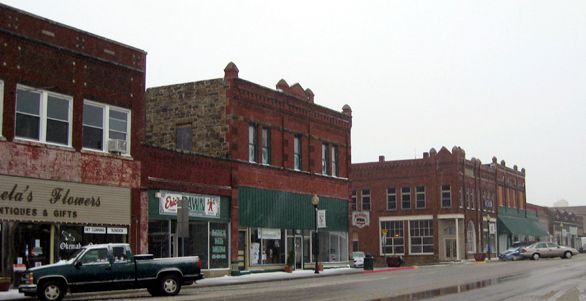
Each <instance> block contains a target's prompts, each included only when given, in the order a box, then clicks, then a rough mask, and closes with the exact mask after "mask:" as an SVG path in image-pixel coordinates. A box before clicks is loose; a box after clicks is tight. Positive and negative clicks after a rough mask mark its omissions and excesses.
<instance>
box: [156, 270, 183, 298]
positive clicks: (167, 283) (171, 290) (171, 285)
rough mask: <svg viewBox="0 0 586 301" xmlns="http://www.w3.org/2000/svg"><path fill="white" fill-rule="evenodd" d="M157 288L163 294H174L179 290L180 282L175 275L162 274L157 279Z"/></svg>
mask: <svg viewBox="0 0 586 301" xmlns="http://www.w3.org/2000/svg"><path fill="white" fill-rule="evenodd" d="M159 290H160V291H161V295H163V296H175V295H177V294H179V291H181V282H180V281H179V279H178V277H177V276H176V275H173V274H167V275H163V276H162V277H161V278H160V280H159Z"/></svg>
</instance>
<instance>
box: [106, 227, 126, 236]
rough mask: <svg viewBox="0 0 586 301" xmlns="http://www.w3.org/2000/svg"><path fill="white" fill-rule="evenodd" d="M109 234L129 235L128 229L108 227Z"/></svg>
mask: <svg viewBox="0 0 586 301" xmlns="http://www.w3.org/2000/svg"><path fill="white" fill-rule="evenodd" d="M108 234H122V235H124V234H128V229H126V228H114V227H108Z"/></svg>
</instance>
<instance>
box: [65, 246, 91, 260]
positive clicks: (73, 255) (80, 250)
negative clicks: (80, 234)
mask: <svg viewBox="0 0 586 301" xmlns="http://www.w3.org/2000/svg"><path fill="white" fill-rule="evenodd" d="M85 249H86V248H81V249H79V250H77V251H75V253H73V254H71V257H69V259H66V261H67V262H73V261H74V260H75V259H76V258H77V257H79V254H81V253H82V252H83V251H85Z"/></svg>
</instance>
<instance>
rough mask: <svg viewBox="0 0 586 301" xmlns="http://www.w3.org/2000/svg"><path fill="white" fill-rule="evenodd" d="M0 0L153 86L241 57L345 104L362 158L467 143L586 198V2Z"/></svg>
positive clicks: (215, 71) (531, 195)
mask: <svg viewBox="0 0 586 301" xmlns="http://www.w3.org/2000/svg"><path fill="white" fill-rule="evenodd" d="M0 1H2V2H3V3H5V4H8V5H11V6H14V7H17V8H20V9H23V10H26V11H29V12H31V13H34V14H37V15H40V16H43V17H46V18H49V19H53V20H55V21H58V22H61V23H64V24H67V25H70V26H74V27H77V28H80V29H82V30H86V31H89V32H92V33H94V34H98V35H101V36H104V37H107V38H110V39H113V40H116V41H119V42H122V43H125V44H128V45H131V46H135V47H138V48H140V49H143V50H145V51H147V52H148V56H147V87H153V86H159V85H165V84H172V83H180V82H189V81H197V80H203V79H209V78H218V77H222V76H223V69H224V67H225V66H226V65H227V63H228V62H230V61H233V62H234V63H236V65H237V66H238V68H239V69H240V77H242V78H245V79H247V80H249V81H252V82H256V83H259V84H261V85H264V86H267V87H270V88H274V87H275V84H276V83H277V81H278V80H279V79H281V78H284V79H285V80H286V81H287V82H288V83H289V84H290V85H291V84H293V83H296V82H299V83H300V84H301V85H302V86H303V87H304V88H310V89H311V90H312V91H313V92H314V93H315V101H316V103H318V104H320V105H323V106H326V107H329V108H332V109H335V110H338V111H341V109H342V106H343V105H344V104H349V105H350V106H351V107H352V110H353V128H352V156H353V162H354V163H356V162H369V161H376V160H378V156H379V155H385V156H386V158H387V160H399V159H410V158H415V157H417V158H420V157H421V156H422V153H423V152H424V151H428V150H429V149H430V148H432V147H435V148H436V149H438V150H439V149H440V148H441V147H442V146H446V147H448V149H449V150H451V149H452V146H454V145H458V146H460V147H462V148H463V149H464V150H465V151H466V156H467V158H472V157H476V158H479V159H480V160H481V161H482V162H483V163H489V162H490V161H491V158H492V156H496V157H497V158H498V160H499V162H500V160H505V161H506V163H507V166H511V167H512V166H513V165H517V166H519V169H520V168H525V169H526V170H527V175H526V180H527V201H528V202H530V203H535V204H539V205H546V206H551V205H552V203H553V202H554V201H557V200H559V199H566V200H567V201H568V202H569V204H570V205H571V206H577V205H586V192H585V191H584V190H582V185H584V184H583V181H584V180H586V160H585V159H584V157H582V155H586V138H585V137H586V134H585V133H586V1H582V0H575V1H564V0H560V1H539V0H524V1H514V0H491V1H469V0H463V1H448V0H443V1H434V0H430V1H415V0H403V1H355V2H349V1H288V2H285V1H242V0H240V1H122V0H116V1H112V0H101V1H52V0H44V1H40V0H38V1H29V0H9V1H7V0H0Z"/></svg>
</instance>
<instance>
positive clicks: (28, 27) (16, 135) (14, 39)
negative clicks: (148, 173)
mask: <svg viewBox="0 0 586 301" xmlns="http://www.w3.org/2000/svg"><path fill="white" fill-rule="evenodd" d="M0 19H1V20H2V22H1V23H0V158H2V159H1V160H0V223H1V231H0V233H1V234H0V244H1V250H2V252H1V259H0V263H1V265H0V267H1V272H2V274H6V275H10V274H11V273H12V272H13V271H19V270H23V269H25V268H27V267H34V266H38V265H43V264H48V263H52V262H55V261H57V260H58V259H60V258H67V257H68V256H69V255H71V254H72V253H73V252H74V251H75V250H76V249H79V248H80V247H81V245H83V244H87V243H100V242H106V241H108V242H131V241H132V240H133V239H134V237H133V236H132V233H133V231H136V230H137V229H135V228H134V227H133V213H132V210H131V204H132V203H133V202H137V201H138V200H139V197H140V194H139V193H138V191H139V190H138V188H139V185H140V163H139V162H138V161H136V160H135V159H134V158H133V156H134V154H135V152H136V149H137V145H138V144H140V141H141V140H142V136H143V134H142V133H143V131H142V128H143V125H142V118H141V116H143V114H144V112H143V111H142V102H143V99H144V88H145V87H144V82H145V61H146V53H145V52H144V51H142V50H139V49H136V48H133V47H130V46H127V45H124V44H121V43H118V42H115V41H112V40H109V39H106V38H102V37H99V36H96V35H93V34H91V33H88V32H85V31H82V30H79V29H76V28H72V27H69V26H66V25H63V24H59V23H57V22H54V21H51V20H47V19H45V18H42V17H39V16H35V15H32V14H30V13H27V12H24V11H21V10H18V9H15V8H12V7H9V6H6V5H3V4H0ZM106 217H107V218H106Z"/></svg>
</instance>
